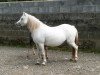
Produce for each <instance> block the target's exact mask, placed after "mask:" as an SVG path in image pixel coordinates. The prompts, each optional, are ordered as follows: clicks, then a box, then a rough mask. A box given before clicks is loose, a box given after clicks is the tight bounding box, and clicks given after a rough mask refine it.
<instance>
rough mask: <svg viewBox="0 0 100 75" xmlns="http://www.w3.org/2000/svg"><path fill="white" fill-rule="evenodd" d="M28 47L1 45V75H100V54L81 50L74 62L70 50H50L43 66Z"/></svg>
mask: <svg viewBox="0 0 100 75" xmlns="http://www.w3.org/2000/svg"><path fill="white" fill-rule="evenodd" d="M28 49H29V48H16V47H6V46H0V75H100V54H94V53H82V52H80V53H79V57H80V58H79V61H78V62H77V63H73V62H70V61H69V58H70V57H71V53H70V52H66V51H53V50H49V51H48V56H49V60H48V63H47V65H46V66H42V65H35V62H36V61H35V60H36V57H37V56H35V55H33V53H32V50H31V49H29V50H30V51H29V53H28V52H27V50H28ZM27 55H29V59H27Z"/></svg>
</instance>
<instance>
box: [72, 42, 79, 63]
mask: <svg viewBox="0 0 100 75" xmlns="http://www.w3.org/2000/svg"><path fill="white" fill-rule="evenodd" d="M70 45H71V47H72V59H71V60H73V61H77V60H78V46H77V45H76V44H75V43H71V44H70Z"/></svg>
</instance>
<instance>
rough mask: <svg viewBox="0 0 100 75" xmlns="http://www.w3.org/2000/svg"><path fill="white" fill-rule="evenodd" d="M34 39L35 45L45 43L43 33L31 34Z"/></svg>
mask: <svg viewBox="0 0 100 75" xmlns="http://www.w3.org/2000/svg"><path fill="white" fill-rule="evenodd" d="M31 36H32V39H33V41H34V42H35V43H43V42H44V33H43V31H35V32H33V33H32V34H31Z"/></svg>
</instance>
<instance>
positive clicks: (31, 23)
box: [27, 14, 46, 31]
mask: <svg viewBox="0 0 100 75" xmlns="http://www.w3.org/2000/svg"><path fill="white" fill-rule="evenodd" d="M27 16H28V22H27V26H28V28H29V30H30V31H33V30H35V29H37V28H38V27H40V26H43V25H44V26H46V25H45V24H44V23H43V22H41V21H40V20H39V19H37V18H36V17H34V16H32V15H29V14H27Z"/></svg>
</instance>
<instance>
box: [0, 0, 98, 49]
mask: <svg viewBox="0 0 100 75" xmlns="http://www.w3.org/2000/svg"><path fill="white" fill-rule="evenodd" d="M99 3H100V1H99V0H97V1H94V2H89V1H88V2H85V0H84V2H82V1H81V0H79V1H78V0H67V1H54V2H53V1H47V2H28V1H27V2H10V3H0V43H4V44H6V43H7V44H10V43H11V42H13V41H14V42H15V41H16V42H17V43H27V44H29V43H30V33H29V32H28V30H27V28H26V27H21V28H18V27H16V26H15V25H14V23H15V22H16V21H17V20H18V19H19V18H20V16H21V14H22V12H23V11H25V12H27V13H30V14H32V15H34V16H36V17H37V18H39V19H40V20H41V21H42V22H44V23H46V24H48V25H50V26H51V25H52V26H56V25H59V24H62V23H69V24H73V25H75V26H76V28H77V29H78V31H79V37H80V39H81V41H82V42H81V43H80V45H81V46H80V47H81V48H83V49H86V48H88V49H89V48H90V49H91V48H99V46H100V43H99V42H100V39H99V38H100V33H99V31H100V26H99V24H100V21H99V20H100V5H99ZM7 40H8V41H7ZM14 42H13V44H14Z"/></svg>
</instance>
